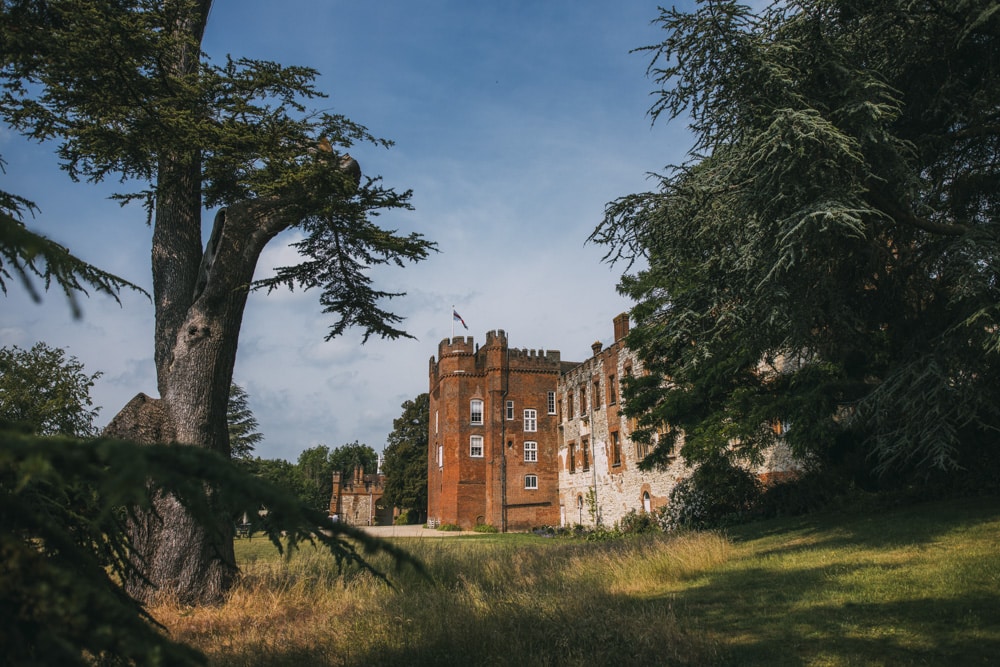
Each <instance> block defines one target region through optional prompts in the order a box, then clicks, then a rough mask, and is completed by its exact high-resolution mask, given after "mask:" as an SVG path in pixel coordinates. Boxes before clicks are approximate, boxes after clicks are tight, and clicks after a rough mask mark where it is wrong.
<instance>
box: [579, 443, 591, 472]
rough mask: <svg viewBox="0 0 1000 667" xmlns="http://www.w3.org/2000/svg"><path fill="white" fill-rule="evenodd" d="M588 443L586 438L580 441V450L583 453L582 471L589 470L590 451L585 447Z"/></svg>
mask: <svg viewBox="0 0 1000 667" xmlns="http://www.w3.org/2000/svg"><path fill="white" fill-rule="evenodd" d="M588 444H589V443H588V442H587V441H586V440H581V441H580V452H581V453H582V454H583V471H584V472H587V471H588V470H590V451H589V450H588V449H587V445H588Z"/></svg>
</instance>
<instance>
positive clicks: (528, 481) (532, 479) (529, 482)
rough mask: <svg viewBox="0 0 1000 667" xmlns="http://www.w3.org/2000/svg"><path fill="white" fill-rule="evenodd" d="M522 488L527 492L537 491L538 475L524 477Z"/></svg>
mask: <svg viewBox="0 0 1000 667" xmlns="http://www.w3.org/2000/svg"><path fill="white" fill-rule="evenodd" d="M524 488H525V489H527V490H529V491H537V490H538V475H525V476H524Z"/></svg>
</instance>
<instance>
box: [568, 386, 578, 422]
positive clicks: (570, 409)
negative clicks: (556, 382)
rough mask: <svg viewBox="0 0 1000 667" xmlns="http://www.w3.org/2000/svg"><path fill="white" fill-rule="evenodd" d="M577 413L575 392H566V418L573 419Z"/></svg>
mask: <svg viewBox="0 0 1000 667" xmlns="http://www.w3.org/2000/svg"><path fill="white" fill-rule="evenodd" d="M574 414H576V413H575V412H573V392H571V391H568V392H566V418H567V419H568V418H570V417H572V416H573V415H574Z"/></svg>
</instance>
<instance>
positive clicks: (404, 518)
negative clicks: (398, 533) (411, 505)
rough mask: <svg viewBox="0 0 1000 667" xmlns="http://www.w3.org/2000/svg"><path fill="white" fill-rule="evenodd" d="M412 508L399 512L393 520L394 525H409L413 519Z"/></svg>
mask: <svg viewBox="0 0 1000 667" xmlns="http://www.w3.org/2000/svg"><path fill="white" fill-rule="evenodd" d="M411 513H412V510H403V511H402V512H400V513H399V516H397V517H396V518H395V519H393V520H392V524H393V525H394V526H408V525H410V524H411V523H412V521H411V520H410V519H411V516H410V515H411Z"/></svg>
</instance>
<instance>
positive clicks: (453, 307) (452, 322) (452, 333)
mask: <svg viewBox="0 0 1000 667" xmlns="http://www.w3.org/2000/svg"><path fill="white" fill-rule="evenodd" d="M451 339H452V340H455V304H451Z"/></svg>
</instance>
